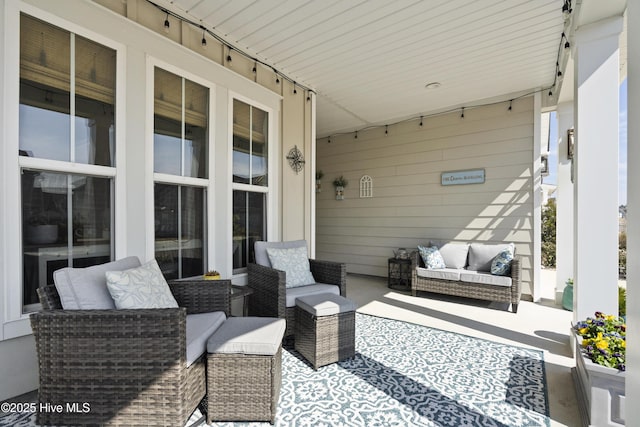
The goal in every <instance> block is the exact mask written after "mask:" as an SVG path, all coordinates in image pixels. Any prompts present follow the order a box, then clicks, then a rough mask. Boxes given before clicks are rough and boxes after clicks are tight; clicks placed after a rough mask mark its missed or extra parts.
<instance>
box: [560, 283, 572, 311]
mask: <svg viewBox="0 0 640 427" xmlns="http://www.w3.org/2000/svg"><path fill="white" fill-rule="evenodd" d="M564 284H565V285H566V286H565V287H564V290H563V291H562V308H564V309H565V310H569V311H573V279H567V281H566V282H564Z"/></svg>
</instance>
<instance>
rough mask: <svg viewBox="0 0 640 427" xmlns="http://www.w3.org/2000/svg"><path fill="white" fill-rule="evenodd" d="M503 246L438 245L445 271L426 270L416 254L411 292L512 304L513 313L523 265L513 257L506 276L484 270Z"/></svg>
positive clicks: (420, 258)
mask: <svg viewBox="0 0 640 427" xmlns="http://www.w3.org/2000/svg"><path fill="white" fill-rule="evenodd" d="M504 247H505V245H488V244H482V243H472V244H455V243H448V244H445V245H441V247H440V250H441V252H442V255H443V258H444V260H445V262H446V267H445V268H440V269H428V268H426V266H425V263H424V261H423V259H422V257H421V256H420V253H419V252H418V251H416V252H414V253H413V255H412V265H411V292H412V294H413V296H417V295H418V292H419V291H424V292H435V293H440V294H447V295H455V296H461V297H466V298H476V299H481V300H488V301H496V302H505V303H510V304H511V310H512V311H513V312H514V313H517V311H518V303H519V301H520V296H521V292H522V290H521V288H522V262H521V259H520V258H519V257H517V256H515V257H514V258H513V260H512V261H511V266H510V273H508V275H506V276H497V275H494V274H491V273H490V272H489V271H488V270H489V268H488V267H487V260H489V264H490V262H491V258H493V256H495V255H496V254H497V253H498V252H500V250H501V249H503V248H504Z"/></svg>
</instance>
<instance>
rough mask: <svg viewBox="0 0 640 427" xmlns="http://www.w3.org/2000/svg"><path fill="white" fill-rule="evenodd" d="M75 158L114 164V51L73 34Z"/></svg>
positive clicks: (95, 163)
mask: <svg viewBox="0 0 640 427" xmlns="http://www.w3.org/2000/svg"><path fill="white" fill-rule="evenodd" d="M75 40H76V42H75V44H76V52H75V58H76V97H75V101H76V117H75V132H76V135H75V139H76V141H75V161H76V162H78V163H86V164H92V165H101V166H114V161H113V159H114V154H115V152H114V150H115V147H114V144H115V139H114V138H115V135H114V126H115V123H114V105H115V82H116V52H115V51H114V50H113V49H110V48H108V47H105V46H102V45H99V44H97V43H94V42H92V41H89V40H87V39H85V38H83V37H80V36H76V37H75Z"/></svg>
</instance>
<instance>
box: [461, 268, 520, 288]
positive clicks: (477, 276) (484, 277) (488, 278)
mask: <svg viewBox="0 0 640 427" xmlns="http://www.w3.org/2000/svg"><path fill="white" fill-rule="evenodd" d="M460 281H462V282H467V283H479V284H481V285H495V286H504V287H507V288H508V287H510V286H511V277H509V276H496V275H495V274H491V273H482V272H478V271H467V272H464V273H460Z"/></svg>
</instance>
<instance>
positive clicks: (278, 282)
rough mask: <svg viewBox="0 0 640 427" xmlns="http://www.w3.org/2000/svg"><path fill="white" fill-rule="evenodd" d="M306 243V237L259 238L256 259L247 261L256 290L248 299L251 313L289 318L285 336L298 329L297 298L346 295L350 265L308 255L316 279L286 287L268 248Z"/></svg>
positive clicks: (249, 284) (282, 247) (253, 314)
mask: <svg viewBox="0 0 640 427" xmlns="http://www.w3.org/2000/svg"><path fill="white" fill-rule="evenodd" d="M306 246H307V242H306V241H305V240H295V241H287V242H256V243H255V259H256V263H249V264H248V265H247V272H248V276H249V277H248V278H249V283H248V286H249V287H250V288H252V289H253V290H254V293H253V295H251V299H250V300H249V315H250V316H262V317H279V318H281V319H286V320H287V329H286V332H285V337H287V336H291V335H293V333H294V331H295V308H296V299H297V298H299V297H303V296H307V295H314V294H320V293H334V294H336V295H341V296H343V297H345V296H347V267H346V264H344V263H338V262H332V261H318V260H314V259H309V264H310V268H311V273H312V274H313V278H314V279H315V281H316V283H314V284H311V285H308V286H300V287H295V288H287V287H286V282H287V276H286V273H285V272H284V271H282V270H276V269H274V268H272V266H271V263H270V261H269V257H268V255H267V248H279V249H290V248H298V247H305V248H306Z"/></svg>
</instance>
